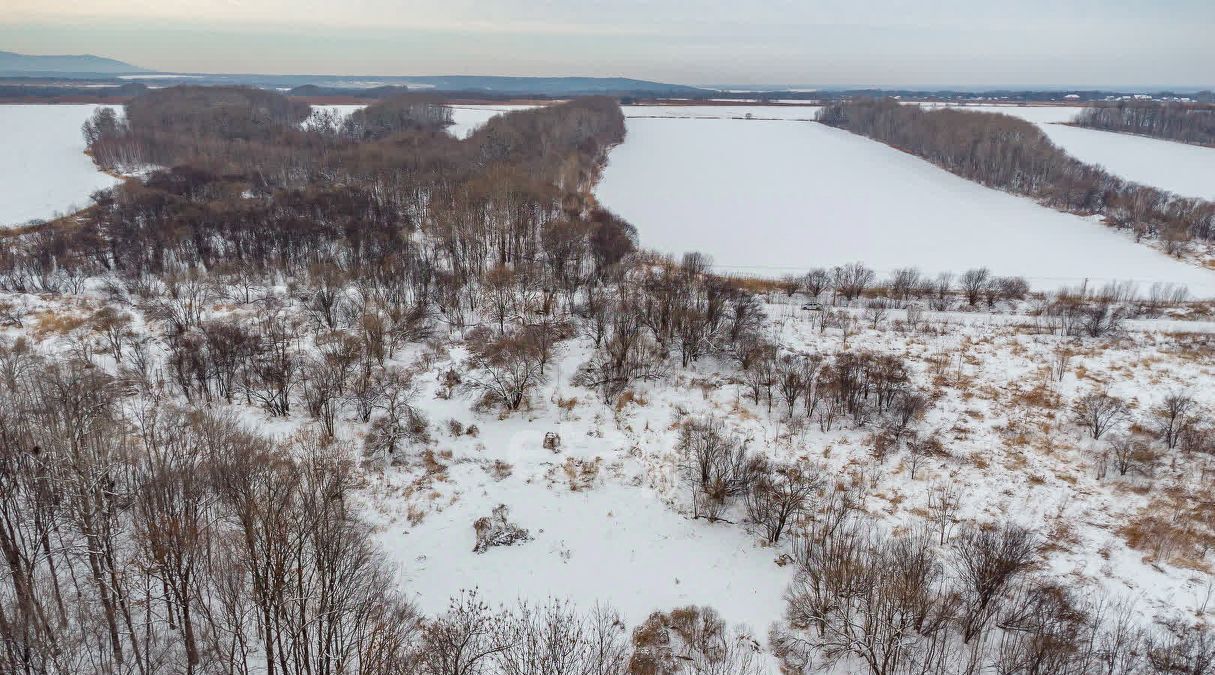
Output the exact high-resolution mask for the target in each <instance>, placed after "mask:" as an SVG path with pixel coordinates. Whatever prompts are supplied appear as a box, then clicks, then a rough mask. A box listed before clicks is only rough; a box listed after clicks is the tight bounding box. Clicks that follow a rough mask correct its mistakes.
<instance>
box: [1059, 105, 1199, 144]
mask: <svg viewBox="0 0 1215 675" xmlns="http://www.w3.org/2000/svg"><path fill="white" fill-rule="evenodd" d="M1072 124H1075V125H1077V126H1082V127H1089V128H1090V129H1102V130H1104V131H1121V132H1124V133H1128V134H1143V135H1145V136H1155V137H1157V138H1167V139H1169V140H1172V141H1181V142H1183V143H1194V144H1196V145H1215V106H1210V105H1196V104H1192V103H1173V102H1168V103H1157V102H1154V101H1117V102H1113V103H1097V104H1095V105H1092V106H1089V107H1087V108H1085V109H1084V110H1081V111H1080V114H1079V115H1076V119H1075V120H1073V121H1072Z"/></svg>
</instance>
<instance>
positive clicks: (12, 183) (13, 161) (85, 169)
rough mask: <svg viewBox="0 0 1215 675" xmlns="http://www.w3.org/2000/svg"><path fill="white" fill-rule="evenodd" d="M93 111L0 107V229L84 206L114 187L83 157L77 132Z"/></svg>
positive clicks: (84, 108)
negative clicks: (102, 192)
mask: <svg viewBox="0 0 1215 675" xmlns="http://www.w3.org/2000/svg"><path fill="white" fill-rule="evenodd" d="M99 107H103V106H97V105H0V129H3V131H0V177H3V180H0V228H3V227H14V226H18V225H22V224H24V223H26V222H28V221H30V220H34V219H49V218H53V217H55V216H56V215H59V214H64V213H70V212H72V211H75V210H76V209H77V208H79V207H83V206H86V205H88V203H89V195H91V194H92V193H93V192H95V191H97V190H101V189H104V188H108V187H111V186H112V185H114V184H115V183H117V182H118V179H116V178H113V177H112V176H109V175H107V174H105V173H102V172H101V171H99V170H98V169H97V166H96V165H94V164H93V160H92V159H91V158H90V157H89V156H88V155H86V154H84V150H85V144H84V137H83V136H82V135H81V133H80V127H81V125H82V124H84V122H85V120H86V119H88V118H89V116H90V115H92V114H93V111H94V110H96V109H97V108H99Z"/></svg>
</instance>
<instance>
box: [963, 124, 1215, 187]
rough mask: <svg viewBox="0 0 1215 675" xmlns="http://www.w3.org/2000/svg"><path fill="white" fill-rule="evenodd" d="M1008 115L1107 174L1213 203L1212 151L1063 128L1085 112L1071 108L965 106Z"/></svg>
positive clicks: (1214, 165)
mask: <svg viewBox="0 0 1215 675" xmlns="http://www.w3.org/2000/svg"><path fill="white" fill-rule="evenodd" d="M964 109H965V110H977V111H982V112H996V113H1003V114H1005V115H1012V116H1014V117H1020V118H1021V119H1024V120H1028V121H1030V122H1033V123H1034V124H1036V125H1038V126H1039V127H1040V128H1041V129H1042V131H1044V132H1045V133H1046V135H1047V137H1049V138H1050V140H1051V141H1053V142H1054V143H1055V145H1058V146H1059V147H1061V148H1063V149H1064V150H1066V151H1067V152H1068V153H1069V154H1071V155H1072V156H1073V157H1075V158H1077V159H1079V160H1081V161H1083V162H1087V163H1089V164H1097V165H1100V166H1102V167H1104V168H1105V170H1106V171H1109V172H1110V173H1112V174H1114V175H1116V176H1121V177H1122V178H1125V179H1127V180H1131V181H1134V182H1136V183H1142V184H1143V185H1150V186H1152V187H1156V188H1160V189H1162V190H1168V191H1169V192H1173V193H1176V194H1179V195H1181V196H1183V197H1197V198H1199V199H1210V200H1215V148H1207V147H1203V146H1199V145H1191V144H1188V143H1176V142H1173V141H1166V140H1162V139H1158V138H1149V137H1147V136H1135V135H1132V134H1123V133H1116V132H1110V131H1099V130H1096V129H1084V128H1081V127H1073V126H1068V125H1067V124H1065V123H1066V122H1070V121H1071V120H1072V119H1074V118H1075V117H1076V115H1077V114H1079V113H1080V111H1081V110H1083V108H1078V107H1070V106H1066V107H1065V106H965V107H964Z"/></svg>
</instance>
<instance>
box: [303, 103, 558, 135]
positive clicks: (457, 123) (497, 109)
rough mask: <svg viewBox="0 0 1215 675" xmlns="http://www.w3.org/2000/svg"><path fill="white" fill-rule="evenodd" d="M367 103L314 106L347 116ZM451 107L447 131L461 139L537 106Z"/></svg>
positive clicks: (475, 105) (313, 108)
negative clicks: (499, 118)
mask: <svg viewBox="0 0 1215 675" xmlns="http://www.w3.org/2000/svg"><path fill="white" fill-rule="evenodd" d="M365 107H367V106H365V105H324V106H312V110H313V112H314V113H315V112H318V111H321V110H331V111H333V112H334V113H336V114H337V115H339V116H341V117H345V116H347V115H349V114H350V113H352V112H354V111H355V110H358V109H360V108H365ZM447 107H449V108H451V117H452V125H451V126H449V127H447V133H449V134H451V135H452V136H455V137H456V138H459V139H461V140H463V139H465V138H468V137H469V136H471V135H472V133H473V132H474V131H476V130H477V129H480V128H481V127H482V126H483V125H484V124H485V123H486V122H488V121H490V120H491V119H493V118H494V117H497V116H498V115H501V114H503V113H508V112H514V111H516V110H527V109H528V108H535V107H536V106H534V105H517V104H495V105H479V104H470V105H463V104H461V105H449V106H447Z"/></svg>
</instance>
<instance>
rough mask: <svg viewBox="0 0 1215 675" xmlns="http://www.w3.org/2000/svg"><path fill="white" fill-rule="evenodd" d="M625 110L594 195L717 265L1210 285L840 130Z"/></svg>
mask: <svg viewBox="0 0 1215 675" xmlns="http://www.w3.org/2000/svg"><path fill="white" fill-rule="evenodd" d="M713 110H718V109H717V108H713V109H710V110H706V111H704V112H703V114H709V113H710V112H712V111H713ZM753 110H754V111H755V112H754V114H755V115H756V116H758V115H759V114H761V113H762V114H767V112H768V111H769V109H768V108H754V109H753ZM771 110H772V111H779V114H786V115H795V114H799V113H797V109H794V108H772V109H771ZM790 111H793V112H790ZM626 112H627V115H628V116H629V119H628V122H627V126H628V137H627V139H626V141H625V142H624V143H623V144H622V145H620V146H619V147H617V148H616V149H614V150H613V151H612V153H611V155H610V156H609V160H608V166H607V169H606V170H605V172H604V176H603V180H602V182H601V184H600V186H599V188H598V193H597V194H598V197H599V200H600V202H601V203H602V204H603V205H604V206H606V207H608V208H610V209H612V210H614V211H616V212H618V213H619V214H620V215H621V216H623V217H624V218H626V219H628V220H630V221H631V222H632V223H634V224H635V225H636V226H637V228H638V231H639V233H640V237H641V242H642V244H643V245H645V246H648V247H653V248H656V249H658V250H661V251H665V252H668V253H673V254H676V255H678V254H681V253H683V252H685V251H689V250H697V251H701V252H704V253H707V254H709V255H711V256H712V257H713V259H714V262H715V264H716V265H717V266H718V268H719V269H721V270H723V271H738V272H745V273H753V274H765V275H771V276H780V275H784V274H792V273H799V272H804V271H805V270H807V269H809V268H811V267H815V266H823V265H826V266H830V265H834V264H838V263H840V262H845V261H853V260H858V261H863V262H864V263H866V264H867V265H869V266H870V267H874V268H876V269H877V270H878V271H879V272H882V271H889V270H891V269H895V268H898V267H904V266H918V267H920V269H921V270H923V271H925V272H930V273H934V274H935V273H937V272H942V271H961V270H964V269H967V268H970V267H981V266H986V267H988V268H990V269H991V270H992V272H993V273H995V274H1000V275H1021V276H1025V277H1027V279H1028V280H1029V281H1030V284H1031V286H1034V287H1035V288H1040V289H1055V288H1058V287H1060V286H1063V285H1073V284H1078V283H1080V282H1082V281H1084V280H1085V279H1087V280H1089V281H1090V282H1103V281H1111V280H1120V281H1121V280H1133V281H1136V282H1138V283H1139V284H1140V285H1141V286H1147V285H1150V284H1152V283H1155V282H1171V283H1180V284H1185V285H1187V286H1188V287H1189V288H1190V290H1191V292H1192V293H1195V294H1198V295H1205V296H1212V295H1215V272H1212V271H1209V270H1204V269H1200V268H1197V267H1193V266H1190V265H1186V264H1184V263H1181V262H1178V261H1176V260H1173V259H1171V258H1168V257H1166V256H1164V255H1163V254H1160V253H1158V252H1155V251H1153V250H1150V249H1148V248H1146V247H1144V246H1141V245H1138V244H1136V243H1135V242H1133V241H1131V240H1130V239H1129V238H1128V237H1127V236H1126V235H1124V234H1122V233H1119V232H1115V231H1114V230H1111V229H1109V228H1107V227H1105V226H1104V225H1102V224H1100V223H1098V222H1096V221H1095V220H1092V219H1086V218H1081V217H1078V216H1074V215H1070V214H1064V213H1059V212H1056V211H1053V210H1050V209H1047V208H1044V207H1042V206H1039V205H1037V204H1035V203H1033V202H1031V201H1030V200H1028V199H1024V198H1020V197H1015V196H1012V195H1008V194H1005V193H1002V192H999V191H996V190H991V189H988V188H985V187H982V186H979V185H976V184H974V183H971V182H969V181H967V180H964V179H962V178H959V177H957V176H954V175H952V174H949V173H948V172H946V171H944V170H941V169H939V168H937V167H935V166H932V165H931V164H929V163H928V162H925V161H923V160H920V159H918V158H915V157H912V156H910V155H907V154H904V153H902V152H899V151H897V150H895V149H893V148H890V147H887V146H885V145H882V144H880V143H875V142H873V141H870V140H868V139H865V138H861V137H859V136H854V135H852V134H849V133H847V132H844V131H839V130H836V129H831V128H828V127H825V126H823V125H819V124H805V123H798V122H793V121H757V120H754V119H753V120H739V119H649V118H642V117H638V116H637V115H638V113H639V112H646V113H650V114H658V113H660V112H661V113H665V112H666V111H664V110H659V111H653V112H651V111H650V110H644V111H642V110H641V109H639V108H628V109H626ZM676 112H677V114H679V115H680V116H696V115H697V114H698V113H697V112H696V109H695V108H694V107H690V106H689V107H683V108H680V109H679V110H678V111H676ZM738 112H743V109H740V110H739V111H738ZM744 114H745V113H744ZM800 114H803V115H804V114H805V113H804V111H803V112H801V113H800Z"/></svg>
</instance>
